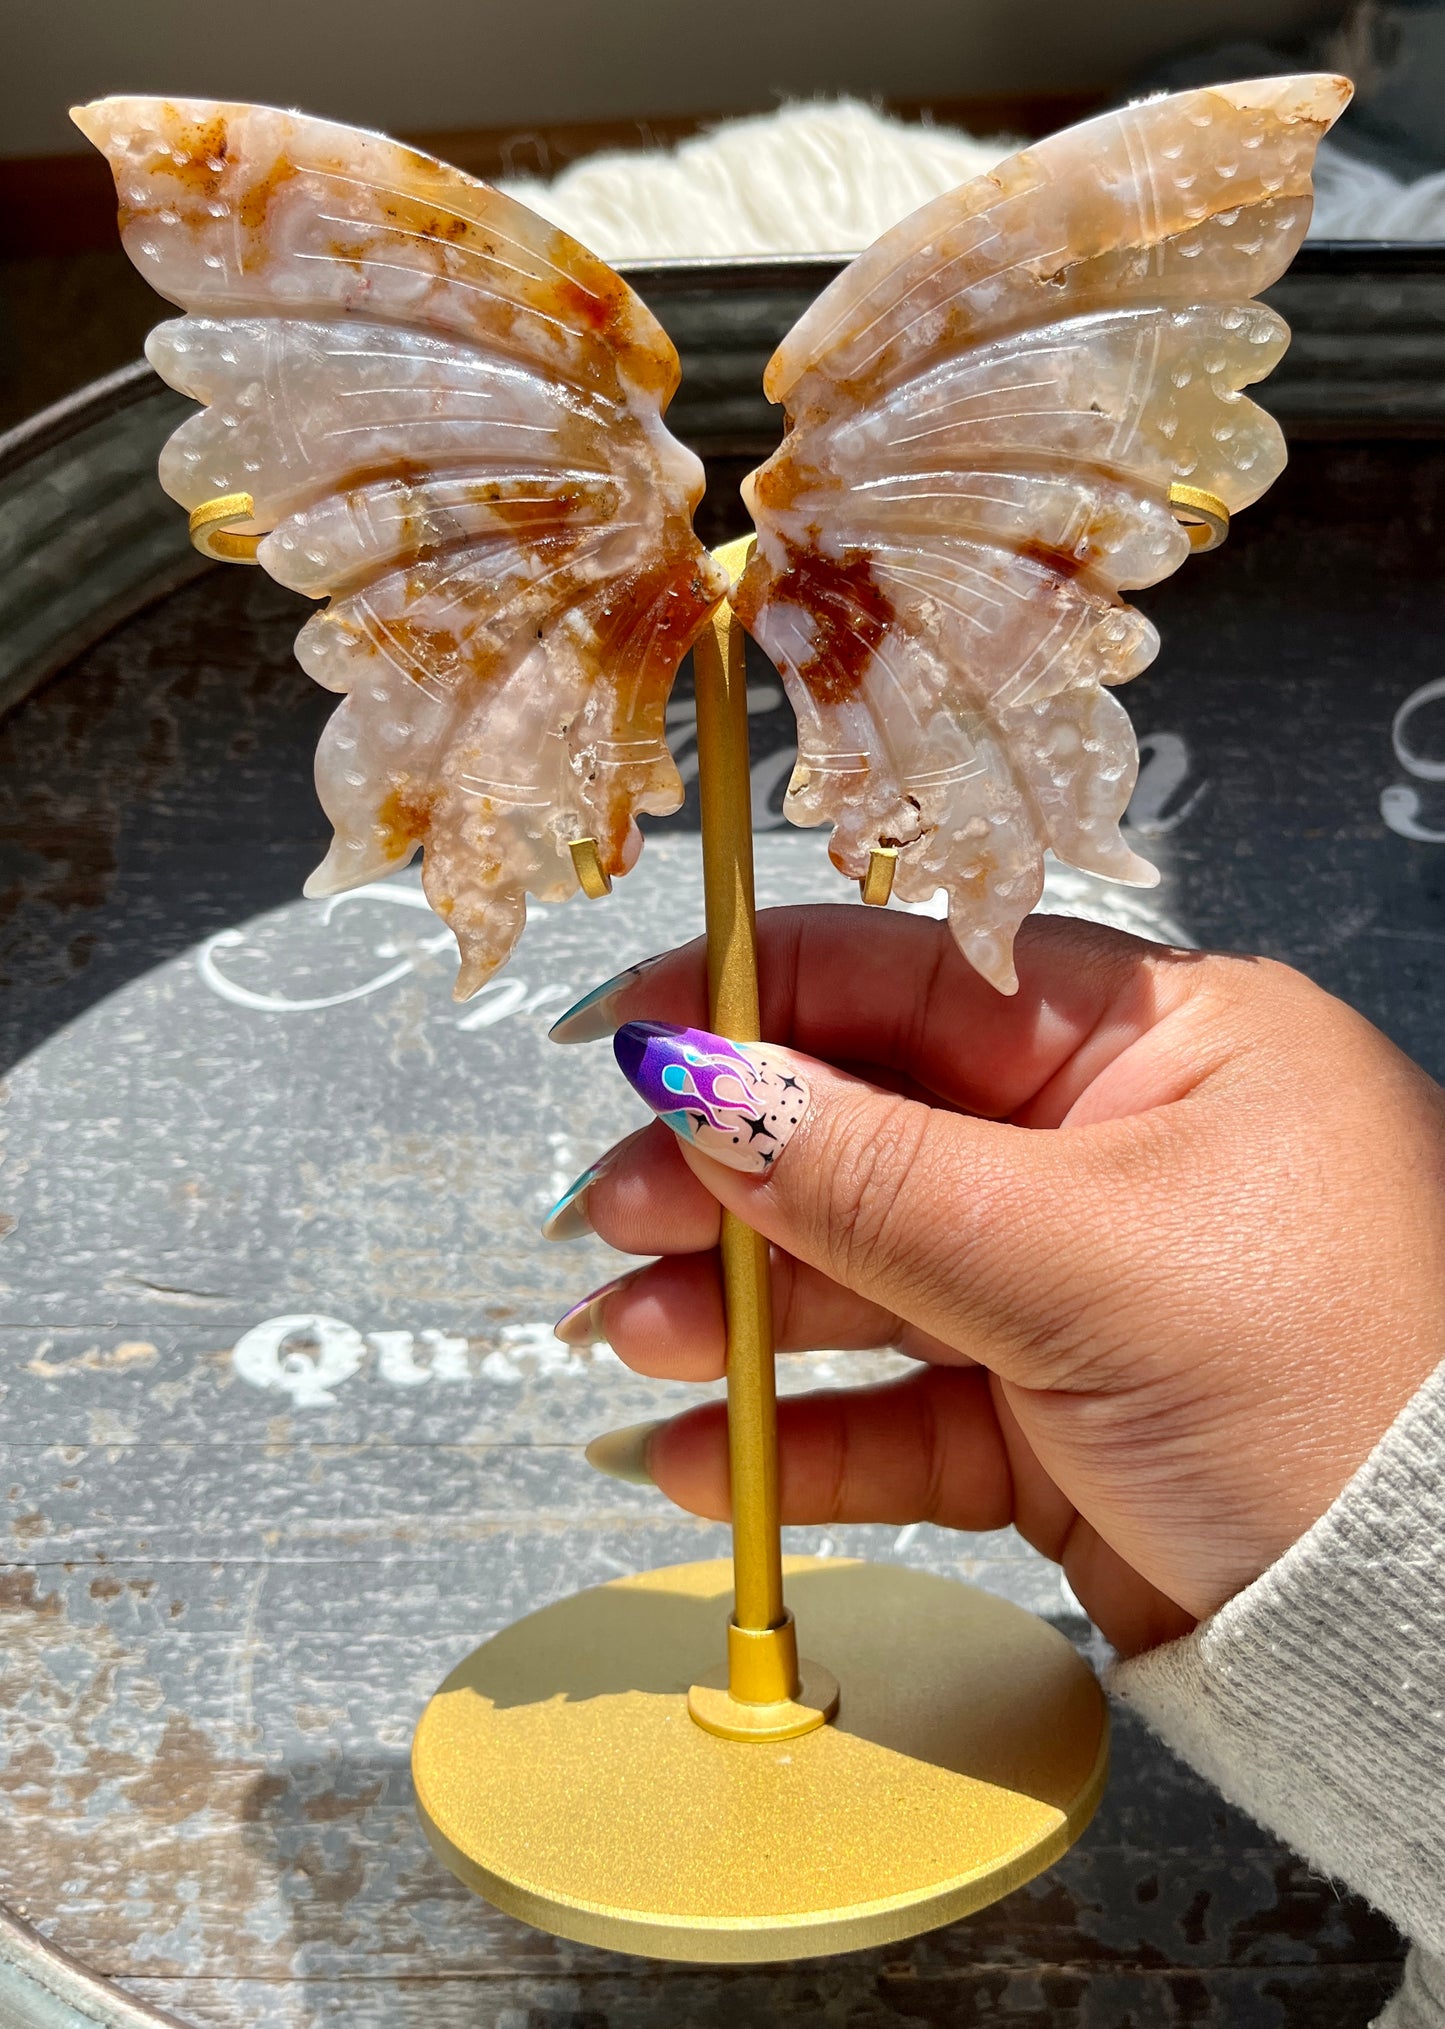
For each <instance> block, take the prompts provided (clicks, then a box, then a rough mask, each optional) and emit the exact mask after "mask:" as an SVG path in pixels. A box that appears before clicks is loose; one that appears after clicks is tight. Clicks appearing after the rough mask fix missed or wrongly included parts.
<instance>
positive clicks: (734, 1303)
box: [693, 538, 797, 1703]
mask: <svg viewBox="0 0 1445 2029" xmlns="http://www.w3.org/2000/svg"><path fill="white" fill-rule="evenodd" d="M751 547H752V544H751V538H747V539H744V540H743V541H741V542H737V543H728V544H727V545H725V547H724V548H723V549H721V550H719V551H718V552H717V557H718V561H719V562H720V563H721V564H723V565H724V567H725V568H726V569H727V570H728V572H729V573H730V575H731V576H732V577H733V578H734V579H736V578H737V577H738V576H739V575H740V574H741V572H742V569H743V567H744V565H745V564H746V562H747V557H748V553H749V551H750V550H751ZM693 669H694V673H695V679H696V686H697V762H698V789H699V795H700V798H701V804H702V866H703V891H704V895H705V898H706V906H707V964H708V1004H709V1007H710V1008H711V1012H712V1026H713V1027H714V1029H716V1031H717V1032H718V1034H719V1035H723V1036H727V1037H728V1038H729V1039H730V1040H731V1041H732V1042H736V1043H754V1042H757V1041H758V1040H759V1035H760V1015H759V1009H758V954H757V939H756V929H755V924H754V916H755V913H756V904H755V901H754V898H753V810H752V783H751V779H750V775H749V760H748V700H747V675H746V667H745V662H744V636H743V631H742V629H741V628H740V627H736V626H734V625H733V619H732V609H731V607H729V606H728V605H727V604H726V603H724V604H723V605H721V606H719V607H718V609H717V611H716V612H715V613H714V615H713V617H712V620H711V621H710V622H709V624H708V625H707V626H706V627H705V628H704V629H703V632H702V635H701V637H700V638H699V640H698V642H697V644H696V646H695V647H694V649H693ZM722 1272H723V1293H724V1298H725V1301H726V1305H727V1385H728V1461H729V1468H730V1474H731V1482H732V1512H733V1524H732V1526H733V1570H734V1587H735V1598H736V1605H735V1608H734V1616H733V1617H734V1620H735V1622H736V1624H737V1627H738V1628H739V1629H740V1630H742V1631H744V1632H745V1633H749V1634H754V1635H760V1634H767V1633H770V1632H772V1631H773V1630H780V1629H781V1627H782V1625H783V1622H784V1607H783V1556H782V1537H781V1533H780V1525H779V1521H778V1422H777V1397H776V1391H775V1383H774V1374H773V1318H772V1302H771V1290H770V1282H769V1270H768V1243H767V1241H766V1240H764V1239H763V1238H762V1237H761V1235H759V1234H757V1233H754V1232H753V1231H752V1229H751V1228H750V1227H748V1226H745V1225H744V1224H743V1223H742V1221H741V1220H740V1219H736V1218H734V1217H733V1215H732V1214H731V1213H730V1212H724V1214H723V1223H722ZM789 1632H790V1633H791V1629H790V1630H789ZM754 1646H755V1644H754V1643H752V1642H748V1643H746V1648H747V1649H749V1650H751V1649H752V1648H753V1647H754ZM763 1646H764V1647H772V1646H773V1644H767V1643H765V1644H763ZM789 1646H791V1644H789ZM730 1647H731V1648H732V1649H734V1650H735V1649H737V1648H738V1647H739V1644H737V1643H733V1644H731V1645H730ZM796 1670H797V1665H796V1661H794V1663H793V1666H792V1670H791V1672H790V1673H789V1674H790V1676H791V1681H789V1682H786V1683H779V1684H777V1685H776V1686H774V1687H768V1688H770V1689H771V1697H770V1698H763V1699H759V1698H758V1695H757V1689H756V1688H754V1689H753V1690H752V1692H751V1697H752V1701H753V1702H755V1703H770V1702H773V1701H775V1700H778V1699H782V1698H791V1697H792V1696H793V1695H794V1693H795V1692H796V1690H797V1676H796ZM736 1674H737V1672H736V1669H734V1670H733V1671H732V1672H731V1673H730V1679H731V1680H732V1681H730V1688H731V1689H732V1693H733V1696H734V1697H737V1696H739V1695H743V1696H747V1695H748V1693H747V1690H746V1688H745V1687H742V1686H739V1685H738V1684H737V1683H736V1681H735V1678H736ZM749 1674H752V1673H751V1672H749Z"/></svg>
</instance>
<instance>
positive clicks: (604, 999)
mask: <svg viewBox="0 0 1445 2029" xmlns="http://www.w3.org/2000/svg"><path fill="white" fill-rule="evenodd" d="M663 955H665V954H661V953H660V954H659V956H663ZM656 963H657V959H656V958H640V959H639V960H638V961H637V963H636V965H629V966H628V968H627V970H626V971H625V972H614V973H613V975H612V977H611V979H604V980H603V982H602V984H601V986H594V987H593V989H592V991H591V993H584V994H583V996H582V998H581V1000H574V1001H573V1003H572V1005H571V1007H569V1008H568V1009H567V1012H566V1013H565V1014H563V1015H559V1016H558V1018H557V1020H556V1021H555V1022H553V1024H552V1026H551V1028H550V1029H548V1031H547V1040H548V1042H549V1043H595V1042H599V1041H600V1040H601V1038H602V1037H603V1036H610V1035H611V1034H612V1031H613V1030H614V1029H615V1028H616V1027H617V1002H618V1001H619V1000H620V999H621V997H622V995H623V994H624V993H625V992H626V991H627V989H628V987H629V986H631V985H632V983H633V981H634V980H638V979H641V977H642V975H643V973H644V972H646V971H647V970H648V969H649V967H651V966H654V965H656Z"/></svg>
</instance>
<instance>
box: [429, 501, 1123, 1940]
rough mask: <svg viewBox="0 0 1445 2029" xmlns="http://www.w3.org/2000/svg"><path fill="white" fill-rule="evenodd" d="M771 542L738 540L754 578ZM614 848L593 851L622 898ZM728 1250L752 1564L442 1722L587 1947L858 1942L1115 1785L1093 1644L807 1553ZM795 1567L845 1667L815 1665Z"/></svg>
mask: <svg viewBox="0 0 1445 2029" xmlns="http://www.w3.org/2000/svg"><path fill="white" fill-rule="evenodd" d="M750 548H751V540H750V539H749V540H748V541H746V542H741V543H730V544H728V545H727V546H726V548H724V549H722V550H720V551H718V552H717V555H718V558H719V561H720V562H722V563H724V564H725V565H726V566H727V568H728V571H729V573H730V575H731V576H732V577H733V578H734V579H736V577H737V576H738V574H739V573H740V571H741V570H742V568H743V566H744V564H745V563H746V561H747V553H748V551H749V550H750ZM743 647H744V644H743V638H742V634H741V630H740V629H737V628H735V627H734V626H733V624H732V616H731V612H730V610H729V609H728V608H727V607H726V606H724V607H720V608H719V609H718V612H717V613H716V614H715V616H714V619H713V622H712V624H711V625H710V626H709V627H708V628H707V629H706V630H705V631H704V633H703V636H702V638H701V639H700V640H699V642H698V643H697V646H696V648H695V649H694V655H693V660H694V669H695V672H696V678H697V735H698V768H699V781H700V785H701V796H702V838H703V882H704V889H705V894H706V903H707V933H708V973H709V990H710V1001H711V1008H712V1024H713V1027H714V1028H715V1029H716V1030H718V1031H719V1032H720V1033H721V1034H723V1035H726V1036H730V1037H732V1038H733V1039H734V1040H736V1041H739V1042H748V1041H753V1040H756V1039H757V1037H758V1035H759V1010H758V975H757V952H756V943H755V931H754V901H753V863H752V810H751V797H750V782H749V773H748V735H747V690H746V679H745V671H744V661H743ZM588 844H589V841H587V840H578V841H576V842H575V843H574V845H573V847H572V856H573V860H574V863H575V864H576V866H577V871H578V878H579V882H580V884H581V885H582V887H583V889H584V891H585V892H586V893H588V894H589V895H599V894H601V893H602V892H604V891H603V890H602V889H601V887H600V884H599V883H598V882H596V880H595V879H593V878H591V873H592V869H591V867H590V864H589V861H588V855H587V850H586V848H587V846H588ZM896 858H897V855H896V853H895V852H891V851H889V850H888V849H886V848H880V849H879V850H878V851H877V852H876V853H875V854H874V856H873V861H872V862H871V863H870V870H869V875H868V877H867V878H866V879H865V880H864V881H863V882H862V883H860V886H861V888H862V891H863V898H864V900H865V901H869V902H872V903H875V904H882V903H886V901H887V899H888V896H889V892H890V891H891V888H892V875H893V869H894V865H895V863H896ZM721 1253H722V1269H723V1286H724V1295H725V1298H726V1305H727V1329H728V1347H727V1383H728V1455H729V1464H730V1472H731V1486H732V1510H733V1560H732V1563H731V1565H728V1564H722V1563H716V1564H689V1565H680V1566H677V1567H675V1568H673V1569H671V1570H662V1571H649V1572H644V1573H642V1574H641V1575H639V1576H638V1577H635V1578H624V1579H618V1580H616V1581H614V1582H613V1583H612V1584H610V1585H604V1586H600V1587H598V1588H596V1589H595V1590H593V1591H590V1592H582V1593H578V1594H575V1595H574V1596H573V1597H572V1598H570V1599H563V1600H560V1601H558V1603H557V1604H556V1605H554V1606H549V1607H546V1608H544V1609H543V1610H542V1611H541V1612H540V1613H535V1614H532V1615H530V1616H528V1618H526V1619H525V1620H521V1621H519V1622H517V1623H516V1625H515V1626H513V1627H510V1628H507V1629H506V1630H504V1631H503V1632H502V1633H501V1634H499V1635H495V1636H493V1638H492V1639H491V1640H490V1641H488V1642H485V1643H483V1645H482V1646H481V1647H480V1648H479V1649H477V1650H475V1651H474V1653H473V1654H472V1655H470V1656H469V1657H468V1658H467V1659H466V1661H465V1662H463V1663H462V1664H461V1665H460V1666H459V1667H458V1668H457V1669H456V1670H454V1671H453V1672H452V1674H451V1676H450V1677H448V1678H447V1680H446V1682H445V1683H444V1684H443V1685H442V1686H441V1688H440V1690H439V1691H438V1692H437V1693H436V1695H435V1696H434V1697H433V1698H432V1700H431V1702H430V1703H429V1704H428V1706H427V1708H426V1710H425V1712H424V1713H423V1714H422V1718H421V1722H420V1724H419V1725H418V1727H417V1730H416V1737H415V1740H414V1742H413V1747H412V1771H413V1775H414V1777H415V1781H416V1794H417V1809H418V1812H419V1814H420V1817H421V1821H422V1825H423V1827H424V1829H425V1831H426V1834H427V1837H428V1839H429V1840H430V1841H431V1844H432V1847H433V1849H434V1850H435V1852H436V1853H437V1854H438V1855H439V1857H440V1858H441V1859H442V1860H443V1861H444V1863H445V1864H446V1865H447V1866H448V1867H449V1868H450V1869H451V1871H452V1872H453V1873H454V1874H456V1875H457V1876H458V1877H459V1878H460V1879H461V1880H462V1881H464V1882H466V1883H467V1884H468V1885H469V1886H470V1887H472V1888H474V1889H475V1890H476V1891H477V1892H478V1894H481V1895H485V1896H486V1897H487V1898H488V1900H489V1901H491V1902H494V1903H496V1905H497V1906H498V1907H499V1908H501V1909H505V1910H508V1911H510V1912H511V1913H512V1914H513V1915H516V1916H520V1917H524V1918H525V1919H526V1920H527V1921H528V1922H530V1923H535V1924H537V1925H539V1926H540V1927H542V1928H543V1929H546V1930H550V1931H554V1932H556V1933H557V1934H558V1935H560V1936H562V1937H571V1938H577V1939H579V1940H581V1941H582V1942H584V1943H587V1944H597V1945H606V1946H610V1947H612V1948H614V1949H617V1950H622V1951H634V1952H643V1953H649V1954H652V1955H654V1956H658V1957H663V1958H675V1959H695V1960H711V1961H722V1960H765V1959H772V1958H782V1957H789V1958H791V1957H797V1956H802V1955H806V1954H812V1953H820V1952H840V1951H849V1950H853V1949H855V1948H857V1947H861V1946H864V1945H871V1944H880V1943H885V1942H887V1941H889V1940H891V1939H895V1938H900V1937H909V1936H912V1935H913V1934H914V1933H915V1932H917V1931H920V1930H927V1929H929V1928H931V1927H932V1926H933V1925H935V1924H939V1923H945V1922H947V1921H949V1920H950V1919H952V1918H954V1917H958V1916H964V1915H967V1914H968V1912H969V1911H970V1910H974V1909H978V1908H981V1907H982V1906H983V1905H984V1904H985V1903H988V1902H992V1901H994V1900H996V1899H997V1898H998V1897H999V1896H1001V1895H1005V1894H1007V1893H1008V1892H1009V1891H1010V1890H1011V1889H1013V1888H1016V1887H1018V1886H1019V1885H1020V1884H1021V1883H1023V1882H1025V1881H1027V1880H1029V1879H1031V1878H1032V1877H1033V1876H1034V1875H1035V1874H1037V1873H1039V1872H1040V1871H1041V1870H1042V1869H1043V1868H1045V1867H1047V1866H1048V1865H1050V1864H1051V1862H1052V1861H1054V1860H1055V1859H1057V1858H1058V1856H1059V1855H1060V1854H1061V1853H1062V1852H1064V1851H1065V1850H1066V1848H1067V1847H1068V1846H1069V1845H1070V1844H1071V1843H1072V1842H1073V1840H1074V1839H1075V1838H1077V1836H1078V1834H1079V1833H1080V1831H1082V1829H1083V1827H1084V1826H1085V1824H1087V1822H1088V1820H1089V1818H1090V1817H1091V1816H1092V1814H1093V1811H1094V1808H1095V1806H1096V1804H1097V1803H1098V1800H1099V1797H1100V1795H1101V1794H1102V1791H1103V1785H1104V1776H1105V1769H1106V1764H1107V1758H1108V1720H1107V1715H1106V1711H1105V1706H1104V1701H1103V1697H1102V1694H1101V1693H1100V1691H1099V1687H1098V1685H1097V1683H1096V1682H1095V1680H1094V1677H1093V1675H1092V1673H1091V1672H1090V1670H1089V1669H1088V1667H1087V1666H1086V1665H1085V1664H1084V1663H1083V1662H1082V1661H1081V1659H1080V1658H1079V1657H1078V1656H1077V1655H1076V1653H1075V1652H1074V1650H1073V1649H1072V1648H1071V1647H1070V1645H1069V1643H1068V1642H1067V1641H1065V1640H1064V1638H1063V1636H1062V1635H1059V1634H1057V1633H1055V1631H1054V1630H1053V1629H1052V1628H1050V1627H1048V1626H1047V1625H1046V1624H1045V1623H1044V1622H1042V1621H1039V1620H1036V1619H1035V1618H1034V1617H1033V1616H1032V1615H1031V1614H1027V1613H1024V1612H1023V1611H1022V1610H1021V1609H1019V1608H1018V1607H1014V1606H1010V1605H1008V1604H1007V1603H1006V1602H1005V1601H1003V1600H999V1599H995V1598H993V1597H992V1596H990V1595H989V1594H987V1593H983V1592H978V1591H976V1590H974V1589H973V1588H972V1587H970V1586H964V1585H956V1584H953V1583H951V1582H950V1581H948V1580H946V1579H942V1578H934V1577H931V1576H929V1575H927V1574H926V1573H923V1572H918V1571H909V1570H906V1569H904V1568H902V1567H899V1566H893V1565H868V1564H854V1563H848V1562H843V1561H835V1560H828V1561H824V1560H821V1559H816V1558H813V1559H809V1558H804V1559H792V1560H788V1561H787V1562H786V1564H785V1561H784V1559H783V1557H782V1553H781V1529H780V1525H779V1508H778V1445H777V1411H776V1396H775V1388H774V1373H773V1357H774V1356H773V1327H772V1313H771V1303H770V1281H769V1263H768V1248H767V1243H766V1242H765V1241H764V1240H763V1239H762V1238H760V1236H759V1235H758V1234H756V1233H754V1232H752V1231H751V1230H750V1229H749V1228H748V1227H746V1226H744V1225H743V1224H742V1223H741V1222H740V1221H739V1220H737V1219H735V1218H733V1217H732V1216H731V1215H730V1214H725V1215H724V1218H723V1228H722V1241H721ZM785 1571H786V1573H787V1577H788V1588H789V1592H790V1594H791V1596H792V1599H793V1601H794V1604H795V1605H796V1606H797V1609H798V1614H799V1619H800V1621H801V1624H802V1627H803V1630H804V1633H805V1636H806V1639H807V1642H808V1645H809V1647H810V1649H812V1650H813V1651H814V1652H815V1653H816V1654H818V1655H820V1656H823V1657H826V1658H827V1667H826V1668H825V1667H823V1665H822V1664H820V1663H811V1662H808V1661H806V1660H804V1661H802V1662H800V1661H799V1659H798V1648H797V1635H796V1631H795V1624H794V1619H793V1615H792V1613H791V1612H790V1611H789V1609H788V1607H787V1606H786V1605H785V1604H784V1599H783V1580H784V1574H785ZM730 1598H731V1604H732V1610H731V1613H729V1611H728V1606H729V1599H730ZM724 1631H725V1635H726V1662H725V1663H718V1662H716V1661H715V1660H714V1659H716V1658H717V1656H718V1653H719V1649H720V1647H721V1638H722V1637H723V1635H724ZM710 1662H711V1663H712V1667H709V1663H710ZM835 1671H836V1673H837V1674H836V1676H835V1675H834V1674H833V1672H835ZM840 1686H841V1689H840ZM830 1722H831V1723H830Z"/></svg>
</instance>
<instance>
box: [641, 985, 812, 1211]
mask: <svg viewBox="0 0 1445 2029" xmlns="http://www.w3.org/2000/svg"><path fill="white" fill-rule="evenodd" d="M612 1048H613V1050H614V1052H615V1054H616V1057H617V1061H618V1064H619V1065H620V1066H621V1068H622V1075H623V1077H624V1078H626V1080H627V1082H628V1083H629V1084H630V1085H631V1086H632V1088H633V1090H634V1091H635V1092H638V1093H640V1094H641V1096H642V1097H643V1098H644V1099H645V1100H646V1101H647V1103H648V1105H649V1106H650V1107H651V1108H652V1110H653V1112H654V1113H657V1114H660V1115H661V1117H662V1119H664V1120H665V1121H666V1122H667V1124H668V1126H669V1127H670V1128H671V1129H672V1131H673V1133H674V1134H676V1135H678V1136H679V1137H680V1138H681V1139H682V1140H683V1141H687V1142H691V1144H692V1146H693V1147H694V1148H696V1149H698V1150H700V1151H701V1153H702V1154H703V1155H710V1156H712V1157H713V1158H714V1160H715V1161H717V1162H721V1163H726V1164H727V1166H728V1168H729V1169H737V1170H750V1171H752V1172H753V1173H754V1174H755V1175H759V1174H763V1173H765V1172H767V1171H768V1170H770V1169H771V1168H772V1166H773V1164H774V1163H775V1162H776V1161H777V1159H778V1157H779V1156H780V1155H781V1154H782V1152H783V1150H784V1149H785V1148H786V1147H787V1145H788V1143H789V1141H791V1139H792V1137H793V1135H794V1133H795V1132H796V1130H797V1127H798V1123H799V1122H800V1121H801V1119H802V1117H803V1115H804V1113H805V1112H806V1111H807V1108H808V1100H809V1098H810V1096H811V1095H810V1094H809V1091H808V1087H807V1084H806V1083H805V1081H804V1080H803V1079H802V1078H801V1077H800V1076H799V1075H798V1072H797V1071H796V1069H795V1068H794V1066H793V1063H792V1060H791V1059H790V1058H788V1057H786V1056H785V1055H784V1054H783V1053H782V1052H781V1051H780V1050H772V1049H769V1048H768V1046H767V1045H766V1044H765V1043H730V1042H728V1041H727V1039H726V1037H724V1036H715V1035H712V1034H710V1033H709V1031H708V1030H707V1029H678V1028H673V1027H672V1026H671V1024H669V1023H667V1022H628V1023H626V1024H625V1025H624V1026H623V1027H622V1028H620V1029H619V1030H618V1031H617V1034H616V1035H615V1036H614V1037H613V1039H612Z"/></svg>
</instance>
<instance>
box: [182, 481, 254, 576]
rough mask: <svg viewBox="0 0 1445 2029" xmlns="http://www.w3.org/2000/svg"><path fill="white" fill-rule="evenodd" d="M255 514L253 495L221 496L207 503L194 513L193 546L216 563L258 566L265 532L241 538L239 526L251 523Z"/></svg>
mask: <svg viewBox="0 0 1445 2029" xmlns="http://www.w3.org/2000/svg"><path fill="white" fill-rule="evenodd" d="M255 512H256V503H255V501H254V500H253V499H252V498H251V496H250V494H249V493H218V494H217V495H216V497H215V498H214V499H213V500H203V501H202V502H201V504H200V506H199V507H193V508H192V509H191V518H190V522H189V524H188V527H189V530H190V537H191V542H192V543H193V544H194V546H195V547H196V548H197V549H198V550H199V551H200V553H201V555H202V556H203V557H210V558H211V559H212V561H213V562H215V563H220V564H254V563H255V561H256V552H257V550H258V549H259V548H260V546H261V538H262V535H263V534H264V530H261V531H255V532H253V531H251V530H247V531H246V532H245V533H244V534H239V533H238V532H237V524H238V523H240V522H243V521H250V520H251V519H252V518H253V517H254V515H255Z"/></svg>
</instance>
